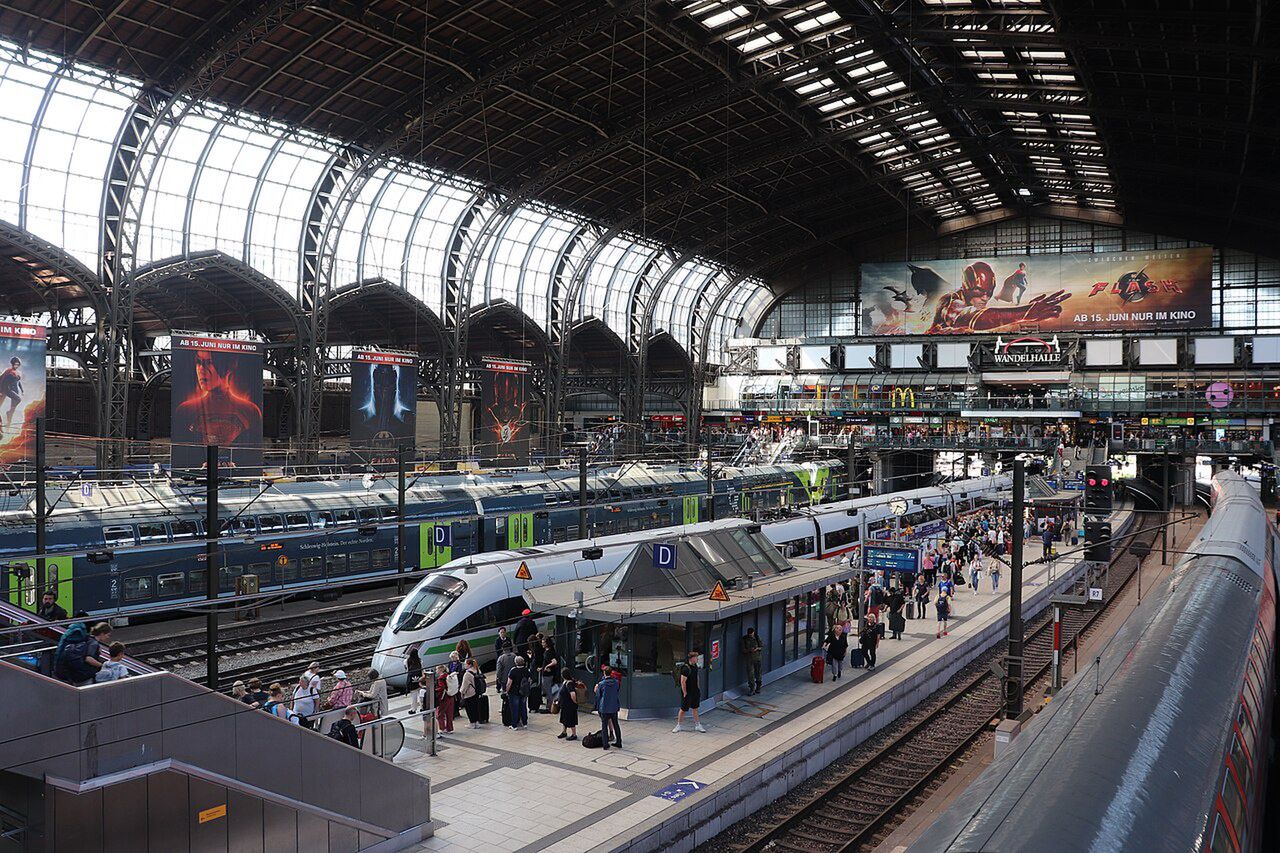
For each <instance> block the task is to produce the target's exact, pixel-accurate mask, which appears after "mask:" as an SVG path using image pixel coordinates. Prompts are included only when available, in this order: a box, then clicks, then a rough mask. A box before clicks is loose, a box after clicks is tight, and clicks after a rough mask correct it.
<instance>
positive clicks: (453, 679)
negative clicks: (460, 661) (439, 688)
mask: <svg viewBox="0 0 1280 853" xmlns="http://www.w3.org/2000/svg"><path fill="white" fill-rule="evenodd" d="M444 685H445V687H444V692H445V695H446V696H457V695H458V691H459V690H461V689H462V686H461V685H460V684H459V683H458V673H456V672H451V673H449V674H448V675H447V676H446V677H445V680H444Z"/></svg>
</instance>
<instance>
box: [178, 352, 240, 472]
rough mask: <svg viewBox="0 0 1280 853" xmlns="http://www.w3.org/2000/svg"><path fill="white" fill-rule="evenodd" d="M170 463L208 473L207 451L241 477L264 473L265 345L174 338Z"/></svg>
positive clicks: (184, 469)
mask: <svg viewBox="0 0 1280 853" xmlns="http://www.w3.org/2000/svg"><path fill="white" fill-rule="evenodd" d="M170 350H171V352H170V355H171V359H170V363H171V366H172V369H173V373H172V379H171V387H172V397H171V399H172V403H171V409H172V426H171V427H170V430H169V437H170V442H171V445H172V447H171V449H170V455H169V458H170V464H171V465H172V466H173V469H174V470H175V471H195V470H201V469H203V468H204V464H205V447H206V446H207V445H210V444H216V445H218V447H219V453H218V464H219V465H220V466H226V467H227V468H233V469H235V471H234V473H237V474H257V473H259V472H261V470H262V355H263V349H262V344H260V343H257V342H256V341H241V340H234V339H232V338H211V337H209V338H206V337H194V336H189V335H174V336H173V342H172V345H171V347H170Z"/></svg>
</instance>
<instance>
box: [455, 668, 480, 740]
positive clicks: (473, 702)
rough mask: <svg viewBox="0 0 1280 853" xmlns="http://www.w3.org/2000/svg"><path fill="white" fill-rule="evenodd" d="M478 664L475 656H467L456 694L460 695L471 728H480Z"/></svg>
mask: <svg viewBox="0 0 1280 853" xmlns="http://www.w3.org/2000/svg"><path fill="white" fill-rule="evenodd" d="M479 678H480V665H479V664H478V663H476V659H475V658H467V663H466V669H464V670H463V671H462V687H461V688H460V689H459V691H458V695H460V696H461V697H462V705H463V707H464V708H466V710H467V723H468V725H470V726H471V728H473V729H478V728H480V685H479Z"/></svg>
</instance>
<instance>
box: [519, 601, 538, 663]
mask: <svg viewBox="0 0 1280 853" xmlns="http://www.w3.org/2000/svg"><path fill="white" fill-rule="evenodd" d="M536 633H538V625H537V623H536V622H534V621H533V611H531V610H529V609H528V608H527V607H526V608H525V609H524V611H523V612H522V613H521V614H520V621H518V622H516V636H515V652H516V654H521V653H523V652H524V650H525V647H526V646H527V645H528V644H529V640H531V639H533V635H534V634H536Z"/></svg>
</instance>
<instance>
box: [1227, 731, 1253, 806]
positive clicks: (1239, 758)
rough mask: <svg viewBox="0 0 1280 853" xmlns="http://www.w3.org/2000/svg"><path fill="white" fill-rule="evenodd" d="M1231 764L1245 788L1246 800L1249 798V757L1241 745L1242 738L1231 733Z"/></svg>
mask: <svg viewBox="0 0 1280 853" xmlns="http://www.w3.org/2000/svg"><path fill="white" fill-rule="evenodd" d="M1231 763H1232V764H1234V765H1235V767H1236V775H1238V776H1239V777H1240V786H1241V787H1242V788H1244V793H1245V798H1246V799H1248V797H1249V755H1248V752H1247V751H1246V750H1245V748H1244V744H1242V743H1240V737H1239V735H1237V734H1236V733H1235V732H1232V733H1231Z"/></svg>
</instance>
